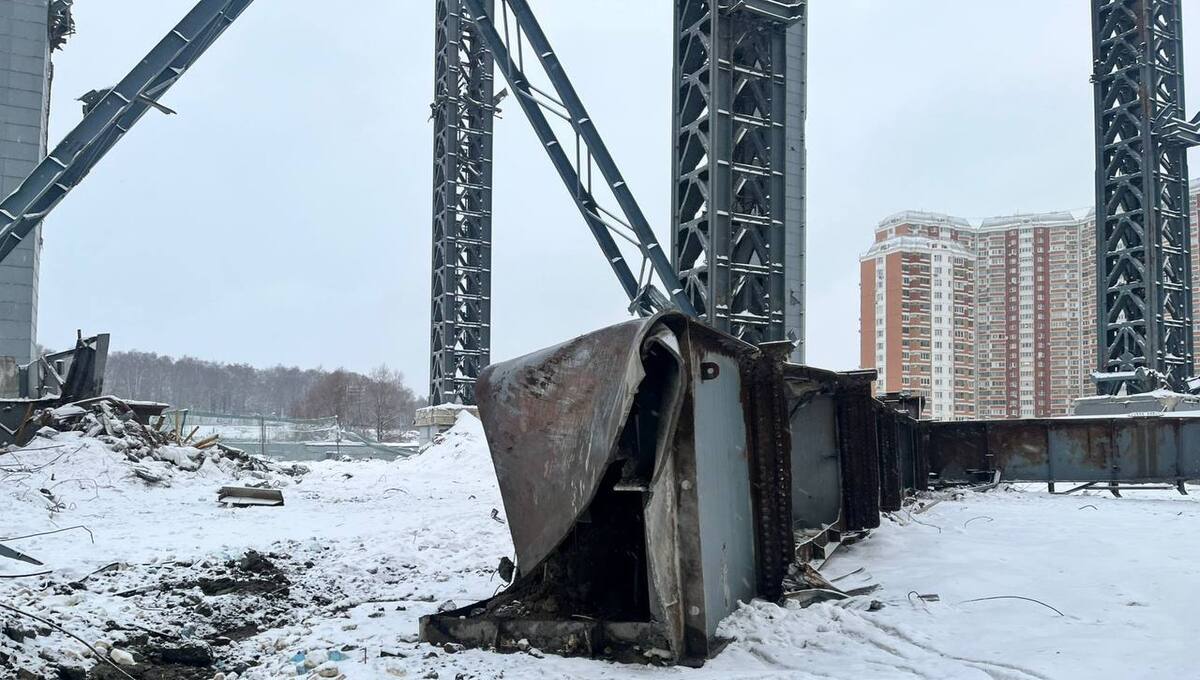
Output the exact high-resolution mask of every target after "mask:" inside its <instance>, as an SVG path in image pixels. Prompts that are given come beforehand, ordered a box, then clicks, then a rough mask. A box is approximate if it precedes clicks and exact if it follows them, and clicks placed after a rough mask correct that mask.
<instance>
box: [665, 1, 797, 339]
mask: <svg viewBox="0 0 1200 680" xmlns="http://www.w3.org/2000/svg"><path fill="white" fill-rule="evenodd" d="M806 10H807V8H806V3H805V2H804V1H802V0H800V1H796V0H793V1H781V0H737V1H735V0H676V1H675V92H674V109H673V126H674V134H675V141H674V150H673V154H674V157H673V172H674V176H675V186H674V187H673V197H672V210H673V221H672V222H673V230H672V254H673V262H674V265H675V268H676V271H677V272H678V274H679V278H680V279H681V280H682V282H683V284H684V289H685V292H686V294H687V295H688V297H689V298H690V299H691V301H692V304H693V306H695V307H696V308H697V310H698V311H699V312H700V314H701V316H702V318H703V319H704V320H705V321H706V322H707V323H708V324H710V325H712V326H713V327H715V328H717V329H719V330H722V331H725V332H728V333H731V334H733V335H736V336H737V337H739V338H741V339H743V340H746V341H748V342H751V343H758V342H764V341H769V340H784V339H789V340H792V341H794V342H796V343H797V349H796V351H795V352H794V353H793V356H792V358H793V360H797V361H802V360H803V346H802V345H801V344H799V343H801V342H802V341H803V337H804V329H803V323H804V322H803V308H804V289H803V271H804V245H803V244H804V209H803V205H804V204H803V200H804V140H803V125H804V89H805V88H804V84H805V41H806V31H807V11H806Z"/></svg>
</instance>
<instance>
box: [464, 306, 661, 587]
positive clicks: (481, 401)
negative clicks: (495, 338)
mask: <svg viewBox="0 0 1200 680" xmlns="http://www.w3.org/2000/svg"><path fill="white" fill-rule="evenodd" d="M654 323H656V320H655V319H637V320H633V321H628V322H625V323H622V324H618V325H615V326H610V327H608V328H604V329H601V330H599V331H596V332H594V333H589V334H587V335H584V336H580V337H578V338H575V339H574V340H571V341H569V342H566V343H563V344H561V345H557V346H554V347H550V348H548V349H544V350H541V351H539V352H535V353H533V354H529V355H527V356H524V357H521V358H518V359H514V360H512V361H505V362H501V363H498V364H492V365H491V366H489V367H487V368H486V369H484V371H483V373H481V374H480V376H479V381H478V382H477V384H476V388H475V393H476V399H477V400H478V405H479V415H480V419H481V420H482V421H483V427H484V431H485V432H486V433H487V440H488V445H489V447H490V448H491V453H492V463H493V464H494V465H495V468H496V478H497V480H498V481H499V483H500V489H501V490H502V492H503V496H504V509H505V512H506V514H507V517H508V519H509V527H510V529H511V532H512V537H513V544H514V546H515V547H516V552H517V565H518V567H520V568H521V569H522V571H525V572H528V571H530V570H532V569H533V568H534V567H536V566H537V565H538V564H539V563H540V562H541V561H542V560H543V559H545V557H546V556H547V555H549V554H550V551H552V550H553V549H554V548H555V547H556V546H557V545H558V544H559V542H560V541H562V540H563V538H565V537H566V536H567V533H568V532H569V531H570V529H571V527H572V526H573V525H574V524H575V522H576V521H577V520H578V519H579V515H580V513H582V512H583V510H584V509H585V508H586V507H587V506H588V504H589V503H591V501H592V498H593V497H594V496H595V494H596V490H597V488H598V487H599V485H600V480H601V478H602V477H603V475H604V473H605V471H606V470H607V469H608V466H609V463H610V462H611V459H612V457H613V455H614V453H615V452H616V442H617V438H618V437H619V435H620V434H621V429H622V428H623V427H624V424H625V419H626V416H627V415H628V413H629V409H630V407H631V406H632V404H633V397H634V393H635V392H636V390H637V386H638V384H639V383H640V382H641V379H642V375H643V369H642V363H641V356H640V352H641V345H642V340H643V338H644V336H645V334H646V332H647V331H648V330H649V329H650V328H651V327H652V326H653V324H654Z"/></svg>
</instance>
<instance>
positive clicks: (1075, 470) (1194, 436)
mask: <svg viewBox="0 0 1200 680" xmlns="http://www.w3.org/2000/svg"><path fill="white" fill-rule="evenodd" d="M921 428H922V430H924V433H925V436H926V439H925V445H924V451H923V456H924V458H925V460H926V461H927V462H928V465H929V471H930V473H932V474H934V475H936V476H937V477H938V478H940V479H943V480H945V481H950V482H956V481H982V480H983V479H984V478H987V477H990V476H991V474H992V473H994V472H995V471H1000V472H1001V475H1002V478H1003V479H1005V480H1008V481H1016V482H1055V481H1062V482H1130V483H1150V482H1178V481H1183V480H1189V479H1197V478H1200V418H1196V417H1194V416H1193V417H1189V416H1172V415H1170V414H1161V415H1153V416H1145V417H1128V416H1116V417H1095V418H1046V419H1029V420H1003V421H964V422H932V421H926V422H922V423H921Z"/></svg>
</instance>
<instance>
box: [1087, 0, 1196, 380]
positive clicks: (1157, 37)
mask: <svg viewBox="0 0 1200 680" xmlns="http://www.w3.org/2000/svg"><path fill="white" fill-rule="evenodd" d="M1092 30H1093V36H1092V43H1093V54H1094V59H1095V61H1094V67H1095V73H1094V74H1093V81H1094V83H1095V99H1096V101H1095V106H1096V271H1097V276H1096V282H1097V295H1098V298H1097V300H1098V305H1097V331H1098V339H1099V343H1098V345H1099V346H1098V354H1099V357H1098V366H1097V368H1098V372H1097V373H1096V383H1097V388H1098V391H1099V392H1100V393H1101V394H1117V393H1119V392H1121V391H1122V390H1124V391H1126V392H1130V393H1133V392H1139V391H1144V390H1147V389H1153V388H1155V387H1157V386H1158V384H1157V383H1158V381H1159V380H1160V379H1161V380H1162V381H1164V382H1165V383H1166V384H1167V385H1168V386H1169V387H1171V388H1172V389H1175V390H1178V391H1184V389H1185V383H1184V381H1185V380H1186V379H1187V378H1189V377H1190V376H1191V375H1192V368H1193V351H1194V348H1193V346H1192V345H1193V341H1192V285H1191V284H1192V272H1191V257H1190V253H1191V246H1190V240H1189V232H1190V225H1189V224H1188V221H1189V217H1188V212H1189V211H1188V205H1187V200H1188V199H1187V196H1188V186H1187V184H1188V171H1187V153H1186V150H1187V146H1189V145H1194V144H1195V143H1196V142H1197V141H1200V140H1197V139H1196V135H1195V134H1194V133H1195V132H1196V130H1195V128H1196V125H1195V122H1194V121H1192V122H1189V121H1188V120H1187V119H1186V117H1185V116H1184V92H1183V39H1182V20H1181V16H1180V7H1179V2H1178V0H1093V2H1092ZM1148 378H1149V379H1148Z"/></svg>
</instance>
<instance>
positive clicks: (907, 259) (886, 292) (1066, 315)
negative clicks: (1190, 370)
mask: <svg viewBox="0 0 1200 680" xmlns="http://www.w3.org/2000/svg"><path fill="white" fill-rule="evenodd" d="M1190 198H1191V200H1190V203H1191V206H1192V271H1193V278H1194V279H1195V278H1198V277H1200V182H1193V183H1192V187H1191V194H1190ZM1095 266H1096V263H1095V219H1094V216H1093V213H1092V211H1075V212H1053V213H1040V214H1029V215H1013V216H1007V217H993V218H988V219H985V220H981V221H970V220H966V219H963V218H960V217H953V216H950V215H942V214H938V213H927V212H915V211H907V212H901V213H897V214H895V215H892V216H891V217H888V218H886V219H884V220H883V221H882V222H880V223H879V224H878V225H876V227H875V242H874V243H873V244H872V245H871V248H870V249H869V250H868V251H867V253H866V254H865V255H863V256H862V257H861V258H860V268H861V272H860V273H861V282H860V285H861V300H860V324H861V325H860V343H861V346H860V365H861V366H862V367H863V368H875V369H877V370H878V371H879V382H878V383H877V385H876V387H877V389H878V390H879V391H881V392H898V391H907V392H910V393H913V394H921V395H923V396H924V397H925V398H926V410H925V413H924V415H925V416H926V417H932V418H937V419H947V420H949V419H965V418H1028V417H1043V416H1052V415H1063V414H1065V413H1067V412H1068V409H1069V408H1070V405H1071V402H1072V401H1073V400H1074V399H1075V398H1076V397H1079V396H1084V395H1089V394H1093V393H1094V391H1093V389H1094V388H1093V387H1092V381H1091V377H1090V376H1091V372H1092V370H1093V367H1094V365H1095V361H1096V346H1095V342H1096V340H1095V309H1096V300H1095V297H1096V293H1095V290H1096V287H1095V286H1096V268H1095ZM1193 333H1195V334H1196V338H1197V340H1196V346H1197V347H1198V348H1200V324H1196V327H1195V329H1194V330H1193Z"/></svg>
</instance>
